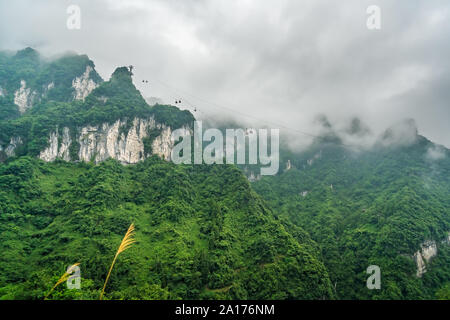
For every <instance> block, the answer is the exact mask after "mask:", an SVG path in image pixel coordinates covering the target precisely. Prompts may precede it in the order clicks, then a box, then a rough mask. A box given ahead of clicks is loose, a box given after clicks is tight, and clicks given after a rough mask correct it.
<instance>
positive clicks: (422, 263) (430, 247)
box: [414, 240, 437, 277]
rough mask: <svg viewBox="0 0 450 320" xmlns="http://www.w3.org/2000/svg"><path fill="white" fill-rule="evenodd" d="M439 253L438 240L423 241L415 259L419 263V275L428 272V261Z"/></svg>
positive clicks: (415, 254)
mask: <svg viewBox="0 0 450 320" xmlns="http://www.w3.org/2000/svg"><path fill="white" fill-rule="evenodd" d="M436 255H437V246H436V241H433V240H428V241H425V242H424V243H422V245H421V248H420V250H417V251H416V252H415V253H414V261H415V262H416V265H417V272H416V275H417V277H422V275H423V274H424V273H425V272H427V266H426V263H428V262H429V261H430V260H431V258H433V257H434V256H436Z"/></svg>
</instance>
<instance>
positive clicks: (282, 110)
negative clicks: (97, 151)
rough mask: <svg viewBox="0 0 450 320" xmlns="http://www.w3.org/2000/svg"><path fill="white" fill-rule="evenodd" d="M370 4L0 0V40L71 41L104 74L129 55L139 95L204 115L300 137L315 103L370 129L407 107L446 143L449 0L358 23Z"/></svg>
mask: <svg viewBox="0 0 450 320" xmlns="http://www.w3.org/2000/svg"><path fill="white" fill-rule="evenodd" d="M70 4H77V5H79V6H80V8H81V14H82V24H81V30H68V29H67V28H66V19H67V17H68V15H67V13H66V9H67V7H68V6H69V5H70ZM372 4H374V3H373V1H366V0H349V1H345V2H343V1H342V2H336V1H332V0H305V1H296V0H280V1H269V0H242V1H228V0H214V1H206V0H164V1H163V0H161V1H156V0H131V1H126V2H125V1H115V0H99V1H88V0H69V1H66V0H60V1H56V0H53V1H52V0H48V1H43V0H29V1H24V0H17V1H3V0H0V49H20V48H23V47H25V46H33V47H36V49H38V50H40V51H42V52H43V53H44V54H55V53H59V52H64V51H67V50H75V51H77V52H79V53H85V54H88V55H89V57H90V58H91V59H92V60H94V62H95V63H96V66H97V70H98V71H99V73H100V74H101V75H102V77H103V78H105V79H108V78H109V76H110V74H111V73H112V72H113V70H114V69H115V67H116V66H119V65H130V64H133V65H135V66H136V68H135V82H136V85H137V87H138V88H139V89H140V90H141V91H142V92H143V95H144V96H147V97H151V96H152V97H159V98H161V99H162V100H163V101H166V102H171V101H175V100H177V99H182V101H183V107H185V108H188V109H191V110H193V108H194V107H195V108H197V110H198V111H197V112H196V113H195V115H196V116H197V117H199V118H203V119H205V120H206V119H208V118H217V117H225V116H226V117H231V116H233V117H235V118H237V119H238V120H240V121H243V122H245V123H248V126H261V125H268V126H270V127H280V129H282V130H284V131H285V132H286V133H289V134H292V135H296V137H297V139H296V140H297V141H299V143H300V144H301V143H303V141H307V140H309V139H310V137H309V136H308V135H304V134H301V133H300V132H305V133H312V134H317V133H320V132H321V130H322V128H321V127H320V126H318V125H317V122H316V121H315V119H316V118H317V115H319V114H323V115H326V117H327V119H328V121H329V122H330V123H331V124H333V125H334V126H335V127H337V128H339V127H342V128H344V127H346V126H347V125H348V122H349V121H351V119H353V118H358V119H360V121H361V122H362V123H366V126H367V128H370V132H371V133H372V136H377V135H379V134H381V133H383V132H384V130H385V128H386V127H388V126H389V125H391V124H392V123H395V122H399V121H401V120H402V119H404V118H414V119H415V120H416V121H417V126H418V128H420V134H423V135H425V136H426V137H428V138H430V139H431V140H433V141H435V142H438V143H440V144H444V145H446V146H447V147H449V146H450V126H448V119H450V108H449V107H448V101H450V100H449V98H450V96H449V95H450V93H449V90H448V89H447V88H448V87H449V86H450V65H449V64H450V60H449V59H448V57H449V56H450V42H449V41H448V35H449V34H450V23H448V21H450V2H448V1H447V0H430V1H419V0H410V1H395V2H394V1H390V0H379V1H376V4H377V5H379V6H380V8H381V19H382V20H381V30H376V31H371V30H368V29H367V28H366V19H367V14H366V8H367V7H368V6H369V5H372ZM142 79H147V80H149V83H148V84H146V83H142ZM284 127H287V128H290V129H283V128H284ZM343 130H344V131H345V129H343ZM369 136H371V135H369V134H366V135H365V137H366V138H367V137H369ZM349 137H351V139H356V138H355V137H357V135H349ZM349 139H350V138H349ZM358 139H360V140H361V139H362V138H358Z"/></svg>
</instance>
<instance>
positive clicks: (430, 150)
mask: <svg viewBox="0 0 450 320" xmlns="http://www.w3.org/2000/svg"><path fill="white" fill-rule="evenodd" d="M381 138H382V140H380V141H379V143H377V144H376V145H375V146H374V147H373V148H370V149H368V150H364V151H361V150H355V149H353V148H348V147H347V146H345V145H344V146H343V145H341V144H336V143H328V142H324V140H323V139H318V140H317V141H316V143H314V144H313V145H312V146H311V147H310V148H308V149H307V150H304V151H302V152H290V151H287V150H286V149H285V150H284V152H282V154H283V160H284V163H285V164H286V165H285V166H284V168H283V169H285V171H284V172H282V173H280V174H279V175H277V176H269V177H262V179H261V180H258V181H255V182H254V183H253V184H252V187H253V188H254V189H255V190H256V191H257V193H258V194H260V195H261V196H262V197H263V198H264V199H265V200H266V201H267V203H269V204H270V207H271V208H272V209H273V210H274V212H275V213H276V215H278V217H279V218H280V219H286V220H287V221H289V222H292V223H294V224H295V225H297V226H300V227H302V228H304V229H305V231H307V232H308V233H309V234H310V235H311V237H312V239H313V240H315V241H316V242H317V243H318V245H319V246H320V248H321V252H322V254H323V257H324V261H325V265H326V267H327V270H328V271H329V274H330V278H331V280H332V283H333V287H335V289H336V295H337V298H340V299H424V298H427V299H430V298H436V297H445V296H446V297H447V298H448V294H449V288H450V286H449V282H450V247H449V245H448V244H449V243H450V241H449V235H450V234H449V231H450V214H449V213H450V158H449V155H450V152H449V150H447V149H445V148H444V147H441V146H436V145H434V144H433V143H431V142H430V141H428V140H427V139H426V138H424V137H422V136H420V135H415V136H414V137H413V139H410V141H407V142H408V143H406V144H405V143H404V144H401V145H395V144H394V145H390V144H389V145H386V144H385V143H384V142H386V139H389V138H391V137H390V131H389V130H388V131H387V132H386V133H385V134H384V135H383V136H382V137H381ZM286 167H287V169H286ZM370 265H377V266H379V267H380V269H381V275H382V276H381V283H382V285H381V290H368V289H367V288H366V287H365V285H364V284H365V279H367V278H368V274H366V269H367V267H369V266H370Z"/></svg>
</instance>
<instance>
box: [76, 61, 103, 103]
mask: <svg viewBox="0 0 450 320" xmlns="http://www.w3.org/2000/svg"><path fill="white" fill-rule="evenodd" d="M93 70H94V69H93V68H92V67H91V66H87V67H86V71H85V72H84V73H83V74H82V75H81V76H79V77H76V78H75V79H73V81H72V87H73V88H74V89H75V93H74V99H75V100H84V99H85V98H86V97H87V96H88V95H89V94H90V93H91V92H92V90H94V89H95V88H97V83H95V82H94V80H92V79H91V78H90V77H89V75H90V73H91V72H92V71H93Z"/></svg>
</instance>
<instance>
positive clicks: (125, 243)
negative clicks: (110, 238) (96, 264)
mask: <svg viewBox="0 0 450 320" xmlns="http://www.w3.org/2000/svg"><path fill="white" fill-rule="evenodd" d="M135 242H136V240H135V239H134V223H132V224H131V225H130V227H129V228H128V231H127V233H126V234H125V236H124V237H123V239H122V242H121V243H120V246H119V249H117V252H116V255H115V256H114V259H113V262H112V263H111V267H110V268H109V272H108V275H107V276H106V280H105V284H104V285H103V289H102V292H101V293H100V300H103V294H104V293H105V288H106V284H107V283H108V280H109V277H110V276H111V271H112V269H113V267H114V264H115V263H116V260H117V257H118V256H119V254H121V253H122V252H124V251H125V250H127V249H128V248H129V247H130V246H131V245H132V244H133V243H135Z"/></svg>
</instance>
